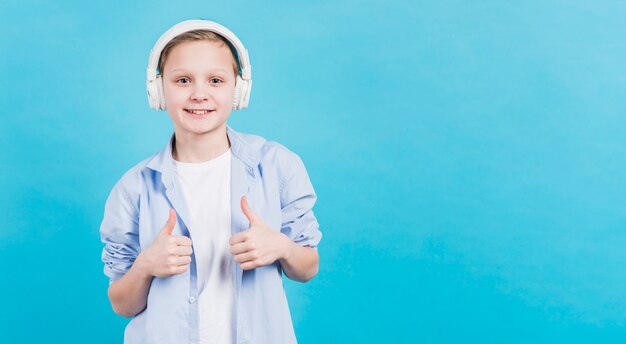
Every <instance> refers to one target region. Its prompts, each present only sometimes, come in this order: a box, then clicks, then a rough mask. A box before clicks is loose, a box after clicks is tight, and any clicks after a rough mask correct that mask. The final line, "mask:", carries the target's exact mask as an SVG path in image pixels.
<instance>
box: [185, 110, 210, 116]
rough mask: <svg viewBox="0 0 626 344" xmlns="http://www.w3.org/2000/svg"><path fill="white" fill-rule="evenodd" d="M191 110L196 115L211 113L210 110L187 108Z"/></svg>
mask: <svg viewBox="0 0 626 344" xmlns="http://www.w3.org/2000/svg"><path fill="white" fill-rule="evenodd" d="M187 111H189V112H191V113H192V114H194V115H204V114H207V113H209V110H187Z"/></svg>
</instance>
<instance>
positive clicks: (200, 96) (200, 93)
mask: <svg viewBox="0 0 626 344" xmlns="http://www.w3.org/2000/svg"><path fill="white" fill-rule="evenodd" d="M209 97H210V93H209V92H208V91H207V90H206V88H204V87H197V86H196V87H195V88H194V90H193V93H191V100H193V101H197V102H203V101H207V100H209Z"/></svg>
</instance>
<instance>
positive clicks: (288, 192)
mask: <svg viewBox="0 0 626 344" xmlns="http://www.w3.org/2000/svg"><path fill="white" fill-rule="evenodd" d="M227 134H228V139H229V140H230V144H231V152H232V162H231V185H230V191H231V227H232V234H235V233H238V232H241V231H244V230H246V229H248V228H249V227H250V223H249V222H248V219H247V218H246V216H245V215H244V214H243V212H242V210H241V206H240V204H239V202H240V199H241V196H243V195H246V197H247V199H248V203H249V204H250V207H251V208H252V209H253V210H254V211H255V212H256V213H257V214H259V215H260V216H261V217H262V218H263V219H264V221H265V222H266V223H267V224H268V225H269V226H270V227H271V228H273V229H275V230H276V231H279V230H280V231H281V232H282V233H284V234H286V235H287V236H288V237H289V238H291V239H292V240H293V241H294V242H295V243H297V244H299V245H302V246H310V247H314V248H316V247H317V244H318V243H319V241H320V239H321V237H322V234H321V232H320V231H319V225H318V223H317V220H316V218H315V216H314V215H313V211H312V208H313V205H314V204H315V200H316V195H315V192H314V190H313V186H312V185H311V182H310V180H309V176H308V174H307V172H306V169H305V167H304V164H303V163H302V160H301V159H300V158H299V157H298V156H297V155H296V154H294V153H293V152H291V151H289V150H288V149H287V148H285V147H284V146H281V145H280V144H278V143H275V142H270V141H266V140H265V139H263V138H261V137H259V136H255V135H247V134H241V133H237V132H235V131H234V130H232V129H231V128H230V127H228V128H227ZM171 147H172V142H171V141H170V143H169V144H168V145H167V146H166V147H165V148H164V149H163V150H162V151H160V152H159V153H157V154H156V155H155V156H153V157H151V158H149V159H146V160H144V161H142V162H141V163H139V164H138V165H137V166H135V167H133V168H132V169H130V170H129V171H128V172H126V174H124V176H123V177H122V179H121V180H120V181H119V182H118V183H117V184H116V185H115V186H114V187H113V190H112V191H111V194H110V195H109V198H108V199H107V202H106V205H105V210H104V219H103V220H102V225H101V227H100V234H101V238H102V242H103V243H104V244H105V247H104V249H103V251H102V261H103V262H104V273H105V274H106V275H107V276H108V277H109V278H110V280H111V281H115V280H117V279H119V278H121V277H122V276H123V275H124V274H125V273H126V272H127V271H128V270H129V269H130V267H131V266H132V264H133V262H134V261H135V258H136V257H137V255H138V254H139V253H140V252H141V251H143V250H145V249H146V248H147V247H149V246H150V244H151V243H152V241H153V240H154V239H155V237H156V235H157V234H158V233H159V231H160V230H161V228H162V227H163V225H164V224H165V222H166V221H167V217H168V210H169V209H170V208H173V209H174V210H176V213H177V214H178V218H177V222H176V227H175V228H174V230H173V234H174V235H185V236H189V237H190V230H189V227H188V226H187V225H186V224H188V223H189V213H188V209H186V207H185V203H184V202H183V199H182V194H181V190H180V189H178V188H176V186H175V183H174V181H173V178H174V170H173V159H172V148H171ZM190 238H191V240H192V242H193V237H190ZM195 264H196V262H195V257H194V256H193V255H192V261H191V264H190V268H189V270H188V271H187V272H186V273H183V274H180V275H174V276H171V277H168V278H157V277H154V278H153V280H152V284H151V286H150V292H149V294H148V300H147V307H146V309H145V310H144V311H143V312H141V313H139V314H137V315H136V316H135V317H133V318H132V319H131V321H130V322H129V323H128V325H127V327H126V331H125V333H124V342H125V343H128V344H135V343H151V344H153V343H154V344H156V343H168V344H169V343H197V342H198V302H197V300H198V283H197V280H196V279H197V274H196V265H195ZM232 269H233V276H234V278H235V288H236V290H235V300H236V301H235V310H234V312H235V318H236V321H235V325H234V327H235V328H234V329H233V330H234V333H235V334H236V343H239V344H243V343H249V344H252V343H296V337H295V334H294V331H293V324H292V322H291V315H290V313H289V307H288V305H287V298H286V296H285V291H284V289H283V283H282V268H281V265H280V263H279V262H278V261H277V262H274V263H273V264H271V265H267V266H263V267H260V268H256V269H253V270H249V271H242V270H241V268H240V266H239V264H237V263H235V262H233V264H232Z"/></svg>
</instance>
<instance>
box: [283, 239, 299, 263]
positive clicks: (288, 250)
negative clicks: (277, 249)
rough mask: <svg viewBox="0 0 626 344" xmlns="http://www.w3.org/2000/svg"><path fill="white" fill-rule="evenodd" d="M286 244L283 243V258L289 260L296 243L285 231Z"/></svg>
mask: <svg viewBox="0 0 626 344" xmlns="http://www.w3.org/2000/svg"><path fill="white" fill-rule="evenodd" d="M281 234H282V235H283V239H284V244H283V254H282V257H281V260H288V259H289V258H290V257H291V255H292V253H293V245H296V243H294V242H293V241H291V239H289V237H288V236H287V235H285V234H283V233H281Z"/></svg>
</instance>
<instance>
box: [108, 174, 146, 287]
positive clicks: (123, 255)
mask: <svg viewBox="0 0 626 344" xmlns="http://www.w3.org/2000/svg"><path fill="white" fill-rule="evenodd" d="M138 215H139V214H138V210H137V208H136V206H134V205H133V203H132V201H131V199H130V198H129V196H128V194H127V192H126V190H125V189H124V186H123V184H122V181H120V182H118V183H117V184H116V185H115V186H114V187H113V190H112V191H111V194H110V195H109V198H108V199H107V201H106V205H105V206H104V219H103V220H102V224H101V225H100V238H101V240H102V242H103V243H104V249H103V250H102V262H104V274H105V275H107V276H108V277H109V278H110V281H111V282H113V281H115V280H117V279H119V278H121V277H122V276H124V275H125V274H126V272H128V270H129V269H130V267H131V266H132V265H133V263H134V262H135V258H136V257H137V255H138V254H139V252H140V246H139V235H138V232H139V225H138V223H139V222H138Z"/></svg>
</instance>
